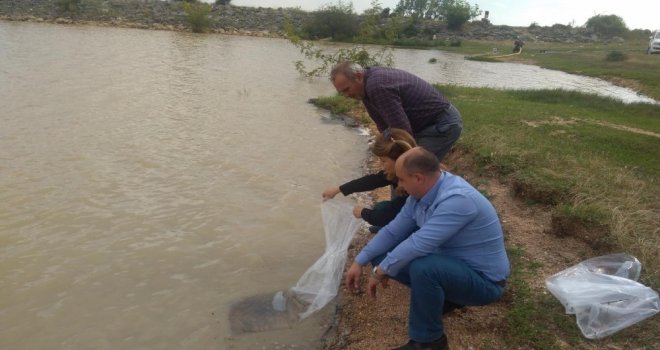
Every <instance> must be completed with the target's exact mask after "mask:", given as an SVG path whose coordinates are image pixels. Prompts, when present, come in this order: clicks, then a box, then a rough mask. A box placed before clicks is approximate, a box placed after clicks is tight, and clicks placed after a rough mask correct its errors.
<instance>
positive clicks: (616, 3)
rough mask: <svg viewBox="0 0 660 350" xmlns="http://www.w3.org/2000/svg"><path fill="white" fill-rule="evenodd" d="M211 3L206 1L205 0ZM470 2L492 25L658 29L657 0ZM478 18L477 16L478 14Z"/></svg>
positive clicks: (271, 0)
mask: <svg viewBox="0 0 660 350" xmlns="http://www.w3.org/2000/svg"><path fill="white" fill-rule="evenodd" d="M206 1H207V2H211V1H210V0H206ZM348 2H352V3H353V9H354V10H355V12H357V13H362V12H363V11H364V10H365V9H368V8H370V7H371V0H353V1H347V0H343V3H348ZM468 2H469V3H470V4H471V5H475V4H476V5H479V9H481V10H483V11H489V12H490V14H489V16H488V18H489V19H490V21H491V23H493V24H502V25H510V26H521V27H527V26H529V25H530V24H531V23H532V22H536V23H538V24H539V25H542V26H551V25H553V24H556V23H559V24H571V25H574V26H582V25H584V24H585V23H586V22H587V20H588V19H589V18H590V17H592V16H595V15H617V16H619V17H621V18H623V21H624V22H625V23H626V26H627V27H628V29H651V30H655V29H660V1H658V0H643V1H642V0H600V1H597V0H586V1H584V0H468ZM336 3H337V1H336V0H231V4H232V5H235V6H254V7H257V6H261V7H273V8H277V7H300V8H301V9H303V10H305V11H314V10H317V9H319V7H321V6H323V5H326V4H336ZM379 3H380V4H381V7H383V8H385V7H390V8H391V9H394V7H396V4H398V3H399V0H379ZM479 18H481V17H479Z"/></svg>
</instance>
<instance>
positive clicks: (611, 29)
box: [585, 15, 628, 36]
mask: <svg viewBox="0 0 660 350" xmlns="http://www.w3.org/2000/svg"><path fill="white" fill-rule="evenodd" d="M585 26H586V27H587V28H588V29H591V30H593V31H594V32H595V33H597V34H600V35H604V36H621V35H623V34H625V33H626V32H627V31H628V28H627V27H626V23H625V22H624V21H623V18H621V17H619V16H617V15H596V16H593V17H591V18H589V20H587V23H586V24H585Z"/></svg>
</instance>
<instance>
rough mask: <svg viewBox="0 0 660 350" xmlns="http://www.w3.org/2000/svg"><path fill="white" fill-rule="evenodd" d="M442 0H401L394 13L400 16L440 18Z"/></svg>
mask: <svg viewBox="0 0 660 350" xmlns="http://www.w3.org/2000/svg"><path fill="white" fill-rule="evenodd" d="M441 2H442V0H399V3H398V4H397V5H396V8H395V9H394V13H395V14H396V15H399V16H405V17H413V18H425V19H439V18H440V4H441Z"/></svg>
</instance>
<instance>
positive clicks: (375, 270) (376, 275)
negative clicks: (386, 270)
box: [371, 266, 386, 281]
mask: <svg viewBox="0 0 660 350" xmlns="http://www.w3.org/2000/svg"><path fill="white" fill-rule="evenodd" d="M378 271H379V270H378V266H374V268H373V270H371V278H373V279H375V280H376V281H382V280H383V278H385V276H386V275H385V274H382V275H381V274H379V273H378Z"/></svg>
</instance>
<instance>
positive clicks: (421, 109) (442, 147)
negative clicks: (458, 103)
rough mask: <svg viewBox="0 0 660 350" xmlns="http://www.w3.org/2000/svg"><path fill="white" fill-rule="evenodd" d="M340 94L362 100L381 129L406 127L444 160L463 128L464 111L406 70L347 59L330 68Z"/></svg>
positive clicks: (379, 129) (417, 139) (416, 138)
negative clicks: (461, 112) (363, 66)
mask: <svg viewBox="0 0 660 350" xmlns="http://www.w3.org/2000/svg"><path fill="white" fill-rule="evenodd" d="M330 80H332V84H333V85H334V86H335V89H337V92H339V93H340V94H342V95H344V96H346V97H350V98H353V99H356V100H361V101H362V103H363V104H364V107H365V108H366V109H367V112H368V113H369V116H370V117H371V119H373V121H374V122H375V123H376V127H377V128H378V131H380V132H381V133H384V132H385V130H387V129H389V128H399V129H403V130H405V131H407V132H408V133H410V134H411V135H413V137H414V138H415V140H416V141H417V145H419V146H422V147H424V148H426V149H428V150H430V151H431V152H433V153H434V154H435V155H436V157H438V159H439V160H442V159H443V158H444V157H445V155H446V154H447V152H449V150H450V149H451V147H452V145H453V144H454V143H455V142H456V140H458V138H459V136H460V135H461V131H462V130H463V122H462V120H461V114H460V113H459V112H458V110H457V109H456V108H455V107H454V106H453V105H452V104H451V103H449V101H448V100H447V98H446V97H445V96H443V95H442V94H441V93H440V92H439V91H438V90H437V89H436V88H434V87H433V86H432V85H431V84H429V83H427V82H426V81H424V80H422V79H421V78H419V77H417V76H415V75H413V74H411V73H408V72H406V71H403V70H400V69H395V68H386V67H368V68H362V66H360V65H359V64H357V63H354V62H350V61H345V62H341V63H339V64H337V65H336V66H334V67H333V68H332V71H331V72H330Z"/></svg>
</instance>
